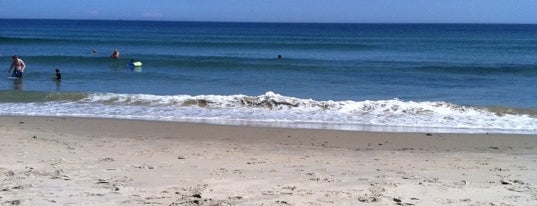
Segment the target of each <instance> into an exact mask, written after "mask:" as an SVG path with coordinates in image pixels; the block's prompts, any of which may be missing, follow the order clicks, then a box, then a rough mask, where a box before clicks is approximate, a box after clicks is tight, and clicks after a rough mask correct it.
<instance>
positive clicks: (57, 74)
mask: <svg viewBox="0 0 537 206" xmlns="http://www.w3.org/2000/svg"><path fill="white" fill-rule="evenodd" d="M55 78H56V80H61V79H62V73H60V69H58V68H56V76H55Z"/></svg>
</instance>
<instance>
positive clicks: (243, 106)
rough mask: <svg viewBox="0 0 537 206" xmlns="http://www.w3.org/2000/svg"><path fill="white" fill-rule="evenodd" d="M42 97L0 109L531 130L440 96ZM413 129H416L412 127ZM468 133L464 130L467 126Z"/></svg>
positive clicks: (519, 115) (528, 121)
mask: <svg viewBox="0 0 537 206" xmlns="http://www.w3.org/2000/svg"><path fill="white" fill-rule="evenodd" d="M46 99H47V101H40V102H27V103H20V102H18V103H17V102H6V103H0V114H11V115H13V114H15V115H44V116H82V117H105V118H127V119H148V120H164V121H191V122H210V123H224V124H228V123H230V122H234V123H237V122H240V124H245V122H246V124H253V125H256V124H257V125H259V123H263V124H261V125H280V126H281V125H282V124H286V125H291V127H294V126H296V125H310V126H311V125H314V126H312V127H313V128H319V127H320V128H335V129H337V128H341V125H345V128H344V129H351V130H361V129H363V128H364V127H397V128H414V129H412V130H405V129H403V131H444V132H457V131H459V130H469V131H470V132H476V131H477V132H483V131H487V132H501V133H526V134H536V133H537V111H536V110H534V109H506V108H503V109H499V108H480V107H471V106H462V105H456V104H452V103H448V102H442V101H423V102H414V101H402V100H399V99H391V100H378V101H371V100H366V101H351V100H348V101H330V100H329V101H317V100H313V99H301V98H296V97H288V96H283V95H280V94H276V93H274V92H266V93H265V94H263V95H259V96H247V95H198V96H191V95H149V94H115V93H90V94H68V95H64V96H62V95H59V96H54V95H50V96H49V98H46ZM416 128H418V130H416ZM467 132H468V131H467Z"/></svg>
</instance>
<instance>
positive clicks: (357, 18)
mask: <svg viewBox="0 0 537 206" xmlns="http://www.w3.org/2000/svg"><path fill="white" fill-rule="evenodd" d="M0 18H37V19H113V20H116V19H123V20H173V21H241V22H245V21H246V22H342V23H533V24H537V0H0Z"/></svg>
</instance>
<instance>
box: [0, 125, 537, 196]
mask: <svg viewBox="0 0 537 206" xmlns="http://www.w3.org/2000/svg"><path fill="white" fill-rule="evenodd" d="M536 149H537V136H535V135H493V134H432V133H382V132H356V131H333V130H313V129H282V128H260V127H242V126H221V125H208V124H190V123H174V122H155V121H135V120H114V119H93V118H71V117H67V118H62V117H17V116H0V154H1V156H2V161H1V162H0V178H1V182H0V204H3V205H17V204H20V205H144V204H145V205H147V204H149V205H537V173H536V172H535V171H537V150H536Z"/></svg>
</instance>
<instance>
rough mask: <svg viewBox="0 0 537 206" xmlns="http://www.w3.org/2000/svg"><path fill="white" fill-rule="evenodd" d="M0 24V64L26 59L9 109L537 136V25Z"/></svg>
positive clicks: (4, 96) (5, 94) (0, 96)
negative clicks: (114, 56) (59, 77)
mask: <svg viewBox="0 0 537 206" xmlns="http://www.w3.org/2000/svg"><path fill="white" fill-rule="evenodd" d="M0 28H2V30H0V55H1V56H0V65H3V66H1V67H0V72H2V73H4V74H5V75H6V76H8V73H7V69H8V68H9V65H10V59H11V56H12V55H14V54H16V55H19V56H20V57H21V58H22V59H23V60H24V61H25V62H26V64H27V65H28V67H27V69H26V72H25V74H24V78H23V79H19V80H9V79H7V78H5V79H4V80H0V114H4V115H44V116H84V117H86V116H89V117H105V118H128V119H150V120H164V121H188V122H209V123H222V124H243V125H261V126H285V127H308V128H330V129H350V130H374V131H409V132H411V131H427V132H470V133H479V132H497V133H525V134H537V25H496V24H296V23H293V24H285V23H214V22H213V23H211V22H157V21H93V20H6V19H3V20H0ZM114 49H118V50H119V51H120V53H121V58H120V59H112V58H110V55H111V53H112V51H113V50H114ZM93 50H95V51H96V54H93V53H92V51H93ZM278 55H281V56H282V58H281V59H278V58H277V56H278ZM131 59H134V60H136V61H141V62H142V63H143V65H142V67H139V68H134V69H132V68H129V67H127V64H128V62H129V61H130V60H131ZM2 68H4V69H2ZM55 68H59V69H60V70H61V72H62V77H63V79H62V80H61V81H55V80H54V79H53V78H52V76H54V69H55Z"/></svg>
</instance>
